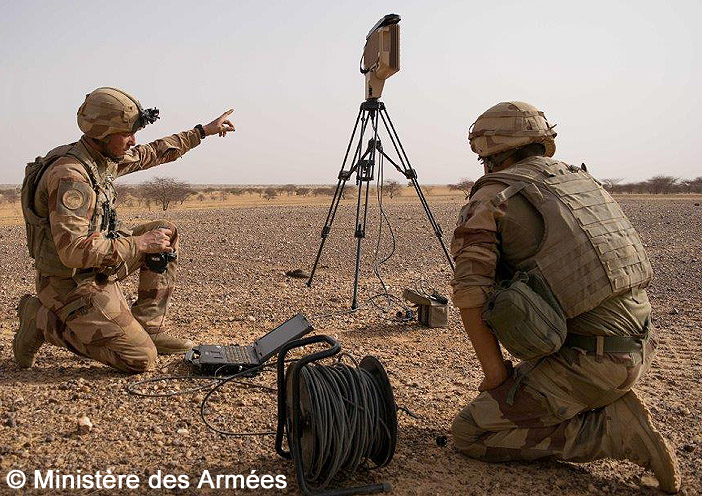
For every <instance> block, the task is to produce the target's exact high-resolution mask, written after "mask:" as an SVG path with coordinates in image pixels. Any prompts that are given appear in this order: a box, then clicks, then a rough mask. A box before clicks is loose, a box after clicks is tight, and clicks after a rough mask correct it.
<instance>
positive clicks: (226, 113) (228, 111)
mask: <svg viewBox="0 0 702 496" xmlns="http://www.w3.org/2000/svg"><path fill="white" fill-rule="evenodd" d="M232 112H234V109H229V110H227V111H226V112H224V113H223V114H222V115H221V116H220V119H221V118H222V117H226V116H228V115H230V114H231V113H232Z"/></svg>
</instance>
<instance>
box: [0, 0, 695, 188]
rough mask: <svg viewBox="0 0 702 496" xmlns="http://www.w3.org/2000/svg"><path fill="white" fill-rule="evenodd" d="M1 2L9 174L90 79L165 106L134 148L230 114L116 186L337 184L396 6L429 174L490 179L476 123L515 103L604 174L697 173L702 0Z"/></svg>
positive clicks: (61, 128)
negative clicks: (180, 153)
mask: <svg viewBox="0 0 702 496" xmlns="http://www.w3.org/2000/svg"><path fill="white" fill-rule="evenodd" d="M0 2H1V3H2V10H1V11H2V15H1V16H0V98H1V99H2V115H3V117H2V119H1V120H0V148H1V149H2V150H3V153H2V158H0V183H5V184H7V183H15V184H16V183H20V182H21V180H22V177H23V175H24V165H25V164H26V163H27V162H29V161H31V160H33V159H34V158H35V157H36V156H38V155H44V154H45V153H46V152H48V151H49V150H50V149H52V148H53V147H55V146H58V145H61V144H64V143H70V142H73V141H76V140H77V139H79V138H80V131H79V129H78V127H77V125H76V111H77V109H78V107H79V106H80V104H81V103H82V102H83V100H84V98H85V95H86V94H87V93H89V92H90V91H92V90H93V89H94V88H96V87H99V86H116V87H119V88H122V89H124V90H126V91H128V92H130V93H131V94H133V95H135V96H136V97H137V98H139V100H140V101H141V103H142V104H143V105H144V106H145V107H153V106H155V107H158V108H159V109H160V110H161V119H160V120H159V121H157V122H156V123H155V124H153V125H151V126H148V127H147V128H146V129H144V130H142V131H140V132H139V133H138V134H137V140H138V141H139V142H140V143H144V142H148V141H151V140H154V139H156V138H159V137H162V136H166V135H168V134H171V133H174V132H179V131H183V130H186V129H191V128H192V127H193V126H194V125H195V124H198V123H202V124H206V123H207V122H209V121H210V120H212V119H213V118H215V117H217V116H218V115H219V114H220V113H221V112H223V111H224V110H226V109H228V108H234V109H235V111H234V114H233V121H234V124H235V126H236V129H237V130H236V132H235V133H234V134H233V135H229V136H227V137H226V138H219V137H216V136H213V137H208V138H207V139H206V140H205V141H204V142H203V143H202V145H201V146H200V147H198V148H196V149H195V150H193V151H191V152H190V153H188V154H186V155H185V156H184V157H183V158H181V159H179V160H178V161H176V162H174V163H171V164H165V165H162V166H160V167H157V168H154V169H150V170H148V171H143V172H138V173H135V174H132V175H129V176H127V177H125V178H124V179H125V182H131V183H138V182H142V181H144V180H146V179H149V178H151V177H153V176H166V177H175V178H179V179H182V180H186V181H189V182H193V183H198V184H217V183H226V184H286V183H296V184H331V183H335V182H336V178H337V175H338V172H339V169H340V168H341V162H342V159H343V156H344V152H345V150H346V146H347V144H348V140H349V137H350V134H351V130H352V127H353V123H354V121H355V118H356V114H357V113H358V107H359V104H360V103H361V102H362V101H363V99H364V94H363V87H364V79H363V76H362V75H361V74H360V73H359V71H358V65H359V59H360V56H361V52H362V49H363V44H364V41H365V36H366V34H367V33H368V31H369V29H370V28H371V27H372V26H373V25H374V24H375V22H376V21H377V20H378V19H379V18H381V17H382V16H383V15H385V14H387V13H397V14H399V15H400V16H401V17H402V20H401V22H400V26H401V70H400V72H398V73H397V74H395V75H394V76H392V77H391V78H390V79H388V80H387V81H386V83H385V89H384V91H383V97H382V100H383V101H384V102H385V104H386V106H387V109H388V112H389V114H390V116H391V118H392V120H393V122H394V124H395V127H396V129H397V132H398V134H399V136H400V139H401V140H402V144H403V145H404V148H405V151H406V152H407V154H408V156H409V159H410V161H411V163H412V165H413V167H414V168H415V169H416V170H417V174H418V180H419V182H420V184H447V183H453V182H456V181H458V180H459V179H461V178H471V179H476V178H477V177H479V176H480V175H481V174H482V168H481V166H480V165H479V163H478V161H477V158H476V156H475V155H474V154H473V153H472V152H471V150H470V147H469V145H468V142H467V130H468V127H469V126H470V124H471V123H472V122H473V121H474V120H475V119H476V117H477V116H478V115H479V114H480V113H482V112H483V111H484V110H486V109H487V108H489V107H490V106H492V105H494V104H496V103H498V102H501V101H511V100H518V101H526V102H529V103H531V104H534V105H536V106H537V107H539V108H540V109H541V110H543V111H544V112H545V113H546V117H547V118H548V120H549V122H550V123H551V124H554V123H555V124H557V127H556V131H557V132H558V137H557V138H556V145H557V150H556V157H557V158H559V159H561V160H564V161H566V162H569V163H574V164H576V165H579V164H580V163H582V162H584V163H586V164H587V166H588V169H589V170H590V172H591V173H592V174H593V175H595V176H596V177H598V178H600V179H604V178H624V179H625V180H627V181H638V180H642V179H646V178H649V177H651V176H654V175H657V174H665V175H672V176H676V177H681V178H693V177H697V176H702V171H701V170H700V167H699V157H698V155H699V154H698V151H697V143H698V141H699V136H700V134H701V133H702V64H701V63H700V62H701V60H700V58H701V56H700V52H701V49H702V30H700V29H698V23H699V20H700V19H702V2H699V0H690V1H688V0H671V1H670V2H660V1H652V0H639V1H634V0H622V1H616V0H609V1H601V0H591V1H588V2H575V1H565V0H558V1H540V0H533V1H529V2H523V1H508V0H505V1H500V0H495V1H493V2H475V1H468V0H465V1H440V0H436V1H432V2H428V1H401V2H398V1H396V2H388V1H381V0H377V1H373V2H359V1H357V0H356V1H334V2H329V1H297V2H291V1H265V2H263V1H242V0H226V1H208V0H200V1H199V2H194V1H192V0H187V1H181V0H171V1H168V2H166V1H161V2H157V1H150V2H143V1H142V2H136V1H131V0H122V1H120V2H113V1H100V0H97V1H96V0H91V1H77V0H76V1H71V0H63V1H60V2H59V1H49V0H46V1H36V0H25V1H22V2H17V1H12V0H0ZM382 139H383V135H382V134H381V140H382ZM388 144H389V142H388ZM387 148H388V147H387V146H386V149H387ZM385 178H386V179H398V180H401V179H402V177H401V176H400V175H399V173H398V172H396V171H395V170H394V169H392V168H391V167H390V166H389V165H386V168H385Z"/></svg>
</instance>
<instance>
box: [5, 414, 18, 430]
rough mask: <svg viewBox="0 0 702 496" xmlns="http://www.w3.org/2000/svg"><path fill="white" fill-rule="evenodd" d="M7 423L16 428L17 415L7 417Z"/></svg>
mask: <svg viewBox="0 0 702 496" xmlns="http://www.w3.org/2000/svg"><path fill="white" fill-rule="evenodd" d="M5 425H6V426H8V427H11V428H13V429H14V428H15V427H17V420H16V419H15V417H7V420H6V421H5Z"/></svg>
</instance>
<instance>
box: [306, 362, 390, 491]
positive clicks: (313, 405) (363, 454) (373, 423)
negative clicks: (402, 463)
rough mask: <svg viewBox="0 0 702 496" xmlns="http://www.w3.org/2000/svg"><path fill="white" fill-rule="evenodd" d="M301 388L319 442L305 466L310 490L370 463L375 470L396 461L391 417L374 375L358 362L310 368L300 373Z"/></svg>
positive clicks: (315, 441)
mask: <svg viewBox="0 0 702 496" xmlns="http://www.w3.org/2000/svg"><path fill="white" fill-rule="evenodd" d="M300 385H301V387H303V385H304V387H306V388H307V390H308V395H307V398H308V402H309V404H308V405H307V410H306V412H305V417H306V418H305V425H306V428H307V429H309V430H310V431H311V434H312V436H311V437H312V439H314V449H313V450H312V452H311V454H310V457H309V458H308V459H305V460H304V464H303V465H304V467H305V479H306V481H307V482H308V483H309V484H310V485H312V486H316V488H317V489H323V488H325V487H326V486H327V485H328V484H329V483H330V482H331V481H332V480H335V481H338V482H343V481H344V480H346V479H347V478H348V477H350V476H351V475H352V474H353V473H354V472H355V471H356V470H357V469H358V468H359V467H360V466H362V465H364V466H367V464H368V461H369V460H372V461H373V462H372V463H373V465H374V466H383V465H385V464H386V463H388V462H389V461H390V459H391V458H392V454H393V451H394V450H392V449H390V446H391V437H392V434H391V432H390V423H391V422H392V420H391V418H392V417H391V412H390V411H389V407H388V401H387V398H385V396H384V392H383V390H382V388H381V386H380V384H379V383H378V380H377V379H376V378H375V377H374V376H373V375H372V374H371V373H370V372H368V371H367V370H365V369H363V368H360V367H358V366H356V364H355V362H354V366H349V365H347V364H345V363H342V362H341V361H338V362H335V363H333V364H332V365H320V364H310V365H307V366H305V367H303V368H302V369H301V370H300ZM369 468H371V467H369Z"/></svg>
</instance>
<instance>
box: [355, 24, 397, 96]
mask: <svg viewBox="0 0 702 496" xmlns="http://www.w3.org/2000/svg"><path fill="white" fill-rule="evenodd" d="M399 22H400V16H399V15H397V14H388V15H386V16H384V17H383V18H381V19H380V20H379V21H378V22H377V23H375V26H373V27H372V28H371V30H370V31H369V32H368V36H366V44H365V46H364V48H363V59H362V62H363V63H362V65H361V68H360V70H361V74H365V76H366V100H368V99H376V100H377V99H378V98H380V95H381V94H382V93H383V86H384V85H385V80H386V79H387V78H389V77H390V76H392V75H393V74H395V73H396V72H398V71H399V70H400V25H399Z"/></svg>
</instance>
